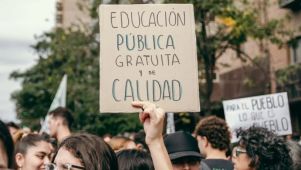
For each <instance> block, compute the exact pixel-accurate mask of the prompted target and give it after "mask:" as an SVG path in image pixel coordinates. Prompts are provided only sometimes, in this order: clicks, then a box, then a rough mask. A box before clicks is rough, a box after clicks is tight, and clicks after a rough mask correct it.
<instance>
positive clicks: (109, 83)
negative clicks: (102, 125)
mask: <svg viewBox="0 0 301 170" xmlns="http://www.w3.org/2000/svg"><path fill="white" fill-rule="evenodd" d="M99 16H100V19H99V23H100V112H133V111H136V110H134V109H133V108H132V107H131V102H132V101H135V100H141V101H150V102H154V103H156V104H158V105H159V106H160V107H162V108H164V110H165V111H168V112H182V111H194V112H196V111H199V110H200V105H199V89H198V72H197V70H198V69H197V58H196V37H195V22H194V12H193V6H192V5H191V4H182V5H180V4H152V5H150V4H147V5H146V4H144V5H100V7H99Z"/></svg>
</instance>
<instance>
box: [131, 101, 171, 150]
mask: <svg viewBox="0 0 301 170" xmlns="http://www.w3.org/2000/svg"><path fill="white" fill-rule="evenodd" d="M132 106H133V107H134V108H140V109H142V110H143V111H142V112H141V113H139V119H140V121H141V123H143V127H144V131H145V134H146V137H145V141H146V143H147V144H150V143H152V141H153V140H156V139H157V138H158V137H159V136H162V132H163V121H164V116H165V112H164V110H163V109H162V108H160V107H157V106H156V105H155V104H154V103H150V102H141V101H135V102H132Z"/></svg>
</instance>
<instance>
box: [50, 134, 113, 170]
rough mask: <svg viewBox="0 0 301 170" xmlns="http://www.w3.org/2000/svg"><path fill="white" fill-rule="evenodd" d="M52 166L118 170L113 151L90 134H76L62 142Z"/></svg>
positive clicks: (100, 139) (98, 138)
mask: <svg viewBox="0 0 301 170" xmlns="http://www.w3.org/2000/svg"><path fill="white" fill-rule="evenodd" d="M54 165H55V166H57V167H58V169H63V168H67V167H68V166H69V167H78V168H77V169H81V168H82V169H83V168H84V169H86V170H118V162H117V158H116V155H115V153H114V151H113V150H112V149H111V148H110V146H109V145H108V144H106V143H105V142H104V141H103V139H102V138H100V137H98V136H95V135H91V134H76V135H72V136H70V137H68V138H66V139H65V140H63V142H62V143H61V144H60V146H59V148H58V151H57V153H56V155H55V157H54V161H53V164H52V165H51V166H54ZM49 166H50V165H49ZM67 169H68V168H67ZM74 169H75V168H74Z"/></svg>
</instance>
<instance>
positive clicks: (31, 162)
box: [15, 134, 53, 170]
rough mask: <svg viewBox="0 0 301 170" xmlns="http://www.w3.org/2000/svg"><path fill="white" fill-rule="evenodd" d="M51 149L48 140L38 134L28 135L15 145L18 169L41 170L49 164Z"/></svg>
mask: <svg viewBox="0 0 301 170" xmlns="http://www.w3.org/2000/svg"><path fill="white" fill-rule="evenodd" d="M52 152H53V147H52V145H51V143H50V142H49V141H48V139H47V138H46V137H44V136H41V135H38V134H28V135H27V136H25V137H23V138H22V139H21V140H20V141H19V142H18V143H17V145H16V149H15V160H16V166H17V168H18V169H22V170H41V169H45V164H48V163H50V160H51V154H52Z"/></svg>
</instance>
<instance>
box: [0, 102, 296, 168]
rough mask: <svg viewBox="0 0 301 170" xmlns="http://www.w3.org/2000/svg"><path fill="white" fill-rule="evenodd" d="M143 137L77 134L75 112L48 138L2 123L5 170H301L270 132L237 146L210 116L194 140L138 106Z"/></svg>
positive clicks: (56, 121) (0, 151)
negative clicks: (170, 130) (167, 129)
mask: <svg viewBox="0 0 301 170" xmlns="http://www.w3.org/2000/svg"><path fill="white" fill-rule="evenodd" d="M132 106H133V107H134V108H137V111H140V114H139V119H140V121H141V123H142V124H143V131H140V132H138V133H137V134H136V135H134V137H133V138H128V137H119V136H118V137H112V138H111V137H110V136H104V137H99V136H96V135H92V134H88V133H72V131H71V129H70V127H71V126H72V123H73V121H74V120H73V118H72V114H71V112H70V111H69V110H68V109H66V108H62V107H59V108H57V109H55V110H53V111H51V112H50V113H49V115H48V116H49V122H48V125H49V130H50V132H49V135H47V134H38V133H32V132H30V130H28V129H21V128H19V127H18V126H17V125H16V124H14V123H7V124H5V123H3V122H2V121H0V170H9V169H18V170H40V169H45V170H77V169H78V170H80V169H83V170H233V169H234V170H301V146H300V145H299V144H298V143H297V142H294V141H293V140H286V139H285V138H283V137H281V136H277V135H276V134H275V133H274V132H271V131H269V130H268V129H266V128H262V127H256V126H252V127H250V128H248V129H238V130H237V137H238V139H239V141H238V142H236V143H234V144H233V143H232V144H231V133H230V130H229V127H228V125H227V123H226V122H225V120H224V119H221V118H218V117H216V116H207V117H204V118H202V119H201V120H200V122H199V123H198V124H197V126H196V128H195V131H194V133H193V134H190V133H187V132H183V131H178V132H175V133H171V134H166V135H163V129H164V127H163V126H164V117H165V112H164V110H163V109H162V108H160V107H157V106H156V105H155V104H153V103H150V102H140V101H138V102H133V103H132Z"/></svg>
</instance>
